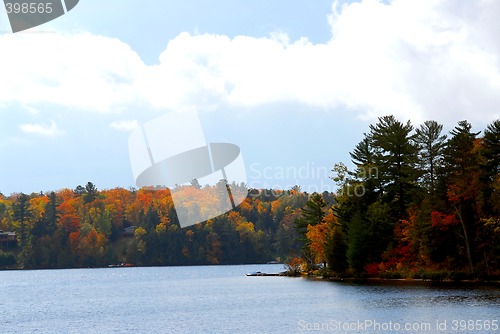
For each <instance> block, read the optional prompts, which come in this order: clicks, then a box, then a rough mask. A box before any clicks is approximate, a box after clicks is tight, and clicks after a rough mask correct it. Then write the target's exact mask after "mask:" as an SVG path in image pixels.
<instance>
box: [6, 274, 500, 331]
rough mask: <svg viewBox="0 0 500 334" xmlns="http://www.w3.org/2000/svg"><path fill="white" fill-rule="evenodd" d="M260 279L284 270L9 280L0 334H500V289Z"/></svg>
mask: <svg viewBox="0 0 500 334" xmlns="http://www.w3.org/2000/svg"><path fill="white" fill-rule="evenodd" d="M257 270H260V271H263V272H279V271H282V270H283V266H282V265H247V266H206V267H157V268H106V269H73V270H38V271H3V272H0V286H1V297H0V333H3V334H6V333H287V334H288V333H318V332H324V333H495V332H497V333H500V329H497V330H496V331H494V329H495V328H496V326H495V324H497V326H500V324H498V322H500V290H499V289H498V288H492V287H479V286H473V287H472V286H470V287H453V286H446V285H445V286H435V285H432V284H408V283H394V284H370V285H361V284H349V283H336V282H327V281H322V280H312V279H304V278H288V277H247V276H245V274H246V273H247V272H252V271H257ZM445 321H446V322H445ZM460 321H462V322H461V323H460ZM463 321H466V322H463ZM464 326H465V327H464ZM484 328H488V330H485V329H484ZM397 329H399V330H397Z"/></svg>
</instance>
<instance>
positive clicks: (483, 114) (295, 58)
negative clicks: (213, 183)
mask: <svg viewBox="0 0 500 334" xmlns="http://www.w3.org/2000/svg"><path fill="white" fill-rule="evenodd" d="M499 12H500V2H499V1H496V0H482V1H469V2H465V1H459V0H419V1H413V0H393V1H391V2H389V3H388V4H386V3H384V2H382V1H377V0H362V1H361V2H357V3H352V4H346V5H343V6H342V7H339V6H337V5H336V4H334V6H333V10H332V14H331V15H330V16H329V17H328V19H329V22H330V26H331V31H332V37H331V39H330V41H328V42H327V43H323V44H312V43H310V42H309V41H308V40H307V39H300V40H297V41H289V40H288V38H287V36H286V35H284V34H283V33H275V34H272V35H271V37H268V38H254V37H249V36H237V37H234V38H229V37H227V36H223V35H210V34H201V35H190V34H188V33H181V34H179V35H178V36H177V37H176V38H175V39H173V40H171V41H170V42H169V44H168V46H167V48H166V50H165V51H164V52H163V53H162V54H161V55H160V63H159V65H155V66H147V65H145V64H144V63H143V62H142V61H141V59H140V58H139V56H138V55H137V54H136V53H135V52H134V51H133V50H131V48H130V47H129V46H128V45H126V44H125V43H123V42H120V41H119V40H117V39H112V38H107V37H102V36H94V35H90V34H78V35H72V36H69V35H59V34H48V35H43V36H40V35H36V36H30V35H24V36H23V35H4V36H0V49H1V50H8V52H5V51H3V52H2V53H1V54H0V73H2V77H1V78H0V92H1V95H0V105H2V103H3V104H5V103H8V102H12V101H20V102H22V103H24V104H25V105H27V104H37V103H53V104H58V105H62V106H66V107H73V108H78V109H82V110H87V109H88V110H92V111H100V112H113V111H119V110H121V109H122V108H124V107H127V106H129V105H130V104H139V105H150V106H152V107H155V108H162V109H163V108H168V109H174V110H182V109H192V108H203V109H210V108H215V107H217V106H221V105H224V106H229V107H233V106H234V107H239V106H255V105H262V104H269V103H280V102H286V103H299V104H302V105H305V106H312V107H320V108H323V109H326V110H337V109H339V108H342V109H339V110H344V109H345V108H346V107H347V108H348V109H350V110H352V111H353V112H355V113H357V114H359V115H360V116H361V117H367V118H373V117H376V116H380V115H384V114H395V115H397V116H399V117H401V118H411V119H413V120H414V121H416V122H419V121H422V120H424V119H436V120H438V121H441V122H447V121H448V122H453V123H454V122H456V121H457V120H460V119H465V118H467V119H469V120H470V121H472V122H475V121H476V122H479V123H484V122H489V121H491V120H493V119H494V118H498V117H500V64H499V58H498V56H499V55H500V20H498V19H497V17H496V16H497V15H496V14H497V13H499ZM32 50H38V51H37V54H36V57H33V52H32Z"/></svg>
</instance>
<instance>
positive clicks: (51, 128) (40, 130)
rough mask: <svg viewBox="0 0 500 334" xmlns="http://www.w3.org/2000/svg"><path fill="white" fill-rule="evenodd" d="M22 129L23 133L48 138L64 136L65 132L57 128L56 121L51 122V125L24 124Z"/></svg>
mask: <svg viewBox="0 0 500 334" xmlns="http://www.w3.org/2000/svg"><path fill="white" fill-rule="evenodd" d="M20 129H21V130H22V131H23V132H26V133H32V134H37V135H41V136H47V137H55V136H59V135H62V134H64V131H62V130H59V129H58V128H57V125H56V123H55V122H54V121H51V122H50V125H48V124H29V123H27V124H22V125H21V126H20Z"/></svg>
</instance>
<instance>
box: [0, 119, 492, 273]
mask: <svg viewBox="0 0 500 334" xmlns="http://www.w3.org/2000/svg"><path fill="white" fill-rule="evenodd" d="M351 157H352V162H353V164H354V166H355V168H354V170H349V169H348V167H347V166H346V165H345V164H343V163H338V164H335V165H334V167H333V175H334V176H333V179H332V182H335V183H336V184H337V187H338V191H337V192H336V194H333V193H327V192H325V193H322V194H317V193H314V194H308V193H305V192H302V191H301V190H300V188H299V187H294V188H293V189H290V190H269V189H268V190H257V189H252V190H251V191H250V193H249V196H248V197H247V199H246V200H245V201H244V202H243V203H242V204H241V205H240V206H238V208H237V209H236V210H233V211H231V212H228V213H226V214H224V215H222V216H219V217H217V218H214V219H211V220H208V221H206V222H204V223H201V224H198V225H195V226H191V227H188V228H180V227H179V225H178V223H177V221H176V220H177V219H176V215H175V210H174V205H173V203H172V200H171V196H170V192H169V190H168V189H147V188H143V189H123V188H116V189H107V190H99V189H97V188H96V186H95V185H94V184H92V183H91V182H89V183H88V184H87V185H86V186H85V187H82V186H78V187H76V188H75V189H62V190H59V191H55V192H49V193H33V194H30V195H28V194H23V193H19V194H11V195H10V196H4V195H1V194H0V230H3V231H12V232H15V233H16V238H17V240H16V245H15V247H14V246H10V247H9V245H3V247H2V248H3V250H2V251H0V267H1V266H4V267H10V268H14V267H18V268H74V267H99V266H107V265H109V264H115V263H131V264H134V265H144V266H154V265H198V264H243V263H265V262H268V261H272V260H278V261H288V262H290V266H291V267H294V266H296V267H297V268H298V267H299V266H302V267H303V268H306V269H309V270H312V269H314V268H317V264H318V263H324V264H325V265H326V267H325V268H326V269H327V270H328V272H329V273H330V274H331V275H336V276H342V275H348V276H356V275H371V276H382V277H422V278H426V275H432V274H435V275H438V276H439V275H445V276H446V275H448V276H449V277H445V278H451V276H453V275H455V276H457V275H458V276H460V275H462V276H460V277H467V278H479V277H495V276H496V277H498V276H499V275H500V120H497V121H495V122H492V123H491V124H489V125H488V126H487V128H486V129H485V130H484V131H483V132H473V131H472V126H471V124H469V123H468V122H467V121H460V122H458V124H457V126H456V127H455V128H454V129H453V130H452V131H451V132H450V133H449V134H444V133H443V126H442V125H440V124H438V123H437V122H435V121H427V122H424V123H423V124H421V125H420V126H417V127H414V126H413V125H412V124H411V123H410V122H406V123H404V122H401V121H399V120H397V119H396V118H395V117H393V116H385V117H381V118H379V119H378V122H377V123H375V124H373V125H371V126H370V128H369V131H368V132H367V133H366V134H365V135H364V138H363V140H362V141H361V142H360V143H359V144H357V145H356V146H355V147H354V148H353V150H352V152H351ZM192 189H193V187H190V186H185V187H183V188H182V189H181V191H182V192H185V195H186V196H190V197H192V198H193V203H196V202H197V201H198V202H199V201H206V202H208V203H210V198H209V197H206V196H205V197H203V198H201V197H196V196H197V195H196V194H195V193H194V192H192ZM291 259H293V260H291ZM326 269H324V270H326ZM455 276H454V277H455ZM458 276H457V277H458Z"/></svg>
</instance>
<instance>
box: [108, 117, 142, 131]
mask: <svg viewBox="0 0 500 334" xmlns="http://www.w3.org/2000/svg"><path fill="white" fill-rule="evenodd" d="M109 126H110V127H112V128H113V129H115V130H119V131H126V132H130V131H133V130H135V129H137V128H138V127H139V123H138V122H137V121H136V120H123V121H115V122H112V123H111V124H110V125H109Z"/></svg>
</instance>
